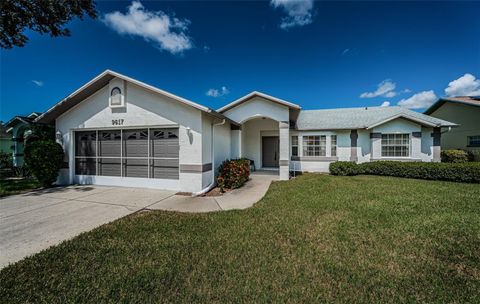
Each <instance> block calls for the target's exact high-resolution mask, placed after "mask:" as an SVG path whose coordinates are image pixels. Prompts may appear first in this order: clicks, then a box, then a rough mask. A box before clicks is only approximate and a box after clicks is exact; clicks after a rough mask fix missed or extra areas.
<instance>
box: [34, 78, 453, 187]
mask: <svg viewBox="0 0 480 304" xmlns="http://www.w3.org/2000/svg"><path fill="white" fill-rule="evenodd" d="M36 121H37V122H43V123H55V126H56V132H57V141H58V142H59V143H61V144H62V146H63V148H64V150H65V157H66V159H65V160H66V162H67V163H68V168H65V169H62V172H61V174H60V177H59V183H61V184H74V183H79V184H99V185H116V186H129V187H150V188H159V189H171V190H178V191H184V192H192V193H199V192H201V191H202V190H203V191H205V189H207V188H208V187H209V186H211V185H212V183H213V181H214V172H215V171H216V169H217V168H218V166H219V165H220V163H221V162H222V161H223V160H225V159H229V158H239V157H246V158H249V159H251V160H253V162H254V164H255V167H256V168H257V169H265V170H276V171H277V172H278V174H279V178H280V179H282V180H286V179H288V178H289V172H290V171H314V172H328V166H329V164H330V163H331V162H333V161H337V160H342V161H355V162H359V163H361V162H368V161H374V160H381V159H385V160H387V159H388V160H399V161H424V162H432V161H439V160H440V136H441V131H442V128H448V127H453V126H455V124H454V123H451V122H448V121H445V120H441V119H438V118H434V117H431V116H427V115H424V114H420V113H417V112H413V111H410V110H406V109H403V108H399V107H373V108H349V109H331V110H302V109H301V107H300V106H299V105H297V104H294V103H292V102H288V101H285V100H282V99H279V98H275V97H272V96H269V95H266V94H263V93H260V92H252V93H250V94H248V95H246V96H244V97H242V98H240V99H238V100H235V101H233V102H231V103H229V104H227V105H226V106H224V107H222V108H220V109H218V110H216V111H215V110H212V109H210V108H207V107H205V106H203V105H201V104H198V103H195V102H193V101H190V100H187V99H184V98H181V97H179V96H176V95H174V94H171V93H169V92H166V91H163V90H160V89H158V88H155V87H153V86H150V85H148V84H145V83H143V82H140V81H138V80H135V79H132V78H129V77H127V76H124V75H121V74H119V73H116V72H113V71H109V70H107V71H105V72H103V73H101V74H100V75H98V76H97V77H95V78H94V79H92V80H91V81H89V82H88V83H86V84H85V85H83V86H82V87H81V88H79V89H78V90H76V91H75V92H73V93H72V94H71V95H69V96H68V97H66V98H65V99H64V100H62V101H60V102H59V103H57V104H56V105H54V106H53V107H52V108H50V109H49V110H48V111H46V112H45V113H43V114H42V115H41V116H39V117H38V118H37V119H36Z"/></svg>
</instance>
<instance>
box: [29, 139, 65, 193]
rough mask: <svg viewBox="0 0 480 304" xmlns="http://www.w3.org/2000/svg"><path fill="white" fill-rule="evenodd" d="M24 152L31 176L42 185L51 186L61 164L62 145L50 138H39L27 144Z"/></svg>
mask: <svg viewBox="0 0 480 304" xmlns="http://www.w3.org/2000/svg"><path fill="white" fill-rule="evenodd" d="M24 152H25V163H26V165H27V166H28V168H29V169H30V171H31V173H32V174H33V176H35V177H36V178H37V180H38V181H39V182H40V183H41V184H42V186H44V187H49V186H51V185H52V183H53V182H55V180H56V179H57V176H58V171H59V170H60V168H61V167H62V165H63V156H64V155H63V148H62V146H61V145H59V144H58V143H56V142H54V141H51V140H39V141H34V142H31V143H30V144H29V145H27V146H26V147H25V151H24Z"/></svg>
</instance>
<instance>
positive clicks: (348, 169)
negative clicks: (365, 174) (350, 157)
mask: <svg viewBox="0 0 480 304" xmlns="http://www.w3.org/2000/svg"><path fill="white" fill-rule="evenodd" d="M359 170H360V166H358V165H357V164H356V163H354V162H349V161H337V162H334V163H331V164H330V173H331V174H333V175H343V176H345V175H358V174H360V172H359Z"/></svg>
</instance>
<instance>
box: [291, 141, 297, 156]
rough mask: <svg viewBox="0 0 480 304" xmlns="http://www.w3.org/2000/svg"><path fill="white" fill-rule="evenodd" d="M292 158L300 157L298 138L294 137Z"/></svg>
mask: <svg viewBox="0 0 480 304" xmlns="http://www.w3.org/2000/svg"><path fill="white" fill-rule="evenodd" d="M292 156H298V136H292Z"/></svg>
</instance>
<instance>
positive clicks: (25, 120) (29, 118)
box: [5, 112, 42, 132]
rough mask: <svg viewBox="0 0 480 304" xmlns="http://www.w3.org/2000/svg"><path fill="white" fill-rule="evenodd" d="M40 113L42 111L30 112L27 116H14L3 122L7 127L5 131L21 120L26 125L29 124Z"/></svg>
mask: <svg viewBox="0 0 480 304" xmlns="http://www.w3.org/2000/svg"><path fill="white" fill-rule="evenodd" d="M41 114H42V113H40V112H32V113H30V114H29V115H28V116H20V115H17V116H14V117H13V118H12V119H10V120H9V121H8V122H7V123H6V124H5V127H6V128H7V132H10V129H11V128H13V127H14V126H15V125H16V124H17V123H19V122H22V123H24V124H27V125H29V124H31V123H32V122H33V121H34V120H35V119H36V118H37V117H38V116H39V115H41Z"/></svg>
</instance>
